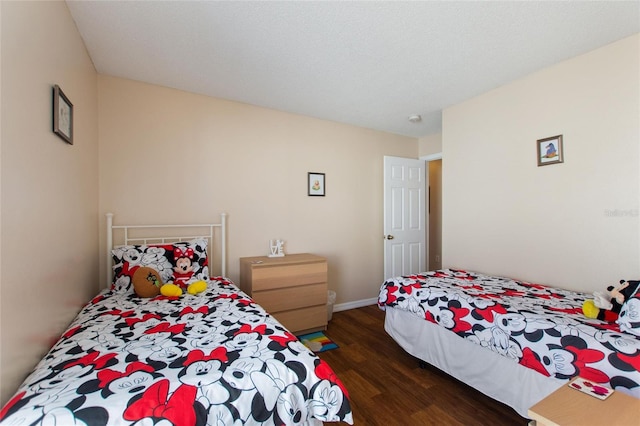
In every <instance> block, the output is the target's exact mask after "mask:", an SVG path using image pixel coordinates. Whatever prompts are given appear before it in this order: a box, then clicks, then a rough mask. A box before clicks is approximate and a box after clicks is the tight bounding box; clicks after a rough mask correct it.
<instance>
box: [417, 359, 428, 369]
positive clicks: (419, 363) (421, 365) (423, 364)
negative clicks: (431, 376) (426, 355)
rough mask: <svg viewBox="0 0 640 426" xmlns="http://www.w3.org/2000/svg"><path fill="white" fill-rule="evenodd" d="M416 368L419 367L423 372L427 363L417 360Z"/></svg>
mask: <svg viewBox="0 0 640 426" xmlns="http://www.w3.org/2000/svg"><path fill="white" fill-rule="evenodd" d="M418 367H420V368H421V369H423V370H424V369H425V368H427V363H426V362H424V361H423V360H421V359H419V360H418Z"/></svg>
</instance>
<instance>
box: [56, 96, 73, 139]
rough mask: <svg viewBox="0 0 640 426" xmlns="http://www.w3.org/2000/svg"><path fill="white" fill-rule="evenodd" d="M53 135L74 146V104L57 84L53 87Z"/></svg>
mask: <svg viewBox="0 0 640 426" xmlns="http://www.w3.org/2000/svg"><path fill="white" fill-rule="evenodd" d="M53 133H55V134H56V135H58V136H59V137H60V138H62V139H63V140H64V141H65V142H67V143H68V144H71V145H73V104H72V103H71V101H69V98H67V97H66V96H65V94H64V92H63V91H62V89H60V86H58V85H57V84H56V85H55V86H53Z"/></svg>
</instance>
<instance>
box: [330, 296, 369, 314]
mask: <svg viewBox="0 0 640 426" xmlns="http://www.w3.org/2000/svg"><path fill="white" fill-rule="evenodd" d="M376 303H378V298H377V297H374V298H373V299H363V300H356V301H355V302H347V303H338V304H336V305H333V312H340V311H347V310H349V309H356V308H362V307H365V306H369V305H375V304H376Z"/></svg>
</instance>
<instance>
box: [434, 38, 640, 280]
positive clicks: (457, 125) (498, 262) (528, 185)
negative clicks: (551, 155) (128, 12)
mask: <svg viewBox="0 0 640 426" xmlns="http://www.w3.org/2000/svg"><path fill="white" fill-rule="evenodd" d="M639 44H640V35H636V36H633V37H630V38H627V39H624V40H621V41H619V42H617V43H614V44H611V45H609V46H606V47H604V48H601V49H598V50H595V51H592V52H590V53H587V54H585V55H582V56H579V57H576V58H574V59H571V60H568V61H566V62H562V63H560V64H557V65H555V66H552V67H550V68H547V69H545V70H543V71H541V72H538V73H536V74H533V75H531V76H528V77H526V78H523V79H521V80H518V81H515V82H513V83H511V84H508V85H505V86H503V87H500V88H499V89H496V90H494V91H491V92H489V93H486V94H484V95H482V96H479V97H477V98H474V99H471V100H469V101H466V102H463V103H461V104H459V105H456V106H454V107H451V108H448V109H447V110H445V111H444V114H443V135H444V137H443V158H445V159H446V163H447V164H446V167H444V168H443V204H444V210H443V261H444V264H445V266H450V267H463V268H469V269H475V270H479V271H481V272H488V273H494V274H503V275H508V276H513V277H517V278H522V279H527V280H533V281H539V282H543V283H550V284H555V285H560V286H563V287H566V288H571V289H582V290H586V291H594V290H602V289H603V288H605V287H606V286H607V285H608V284H612V283H615V282H617V280H619V279H633V278H635V279H637V278H638V277H639V276H640V238H639V235H640V233H639V227H640V225H639V222H640V217H639V214H638V208H639V203H640V196H639V192H640V189H639V185H640V174H639V173H640V172H639V170H640V167H639V166H640V163H639V161H638V158H639V156H638V154H639V153H638V151H639V149H640V122H639V121H640V107H639V103H640V96H639V93H640V87H639V85H640V81H639V78H638V76H639V75H640V67H639V62H640V59H639V56H640V49H639ZM558 134H562V135H563V136H564V150H565V162H564V163H563V164H556V165H548V166H543V167H538V166H537V161H536V140H537V139H542V138H545V137H549V136H554V135H558Z"/></svg>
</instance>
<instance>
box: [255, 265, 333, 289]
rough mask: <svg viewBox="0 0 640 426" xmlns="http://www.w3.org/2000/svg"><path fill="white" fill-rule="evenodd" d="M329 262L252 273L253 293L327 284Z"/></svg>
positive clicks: (270, 267)
mask: <svg viewBox="0 0 640 426" xmlns="http://www.w3.org/2000/svg"><path fill="white" fill-rule="evenodd" d="M326 281H327V262H314V263H305V264H299V265H274V266H263V267H259V268H254V269H253V270H252V271H251V287H252V291H254V292H255V291H261V290H271V289H276V288H284V287H294V286H300V285H305V284H315V283H326Z"/></svg>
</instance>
